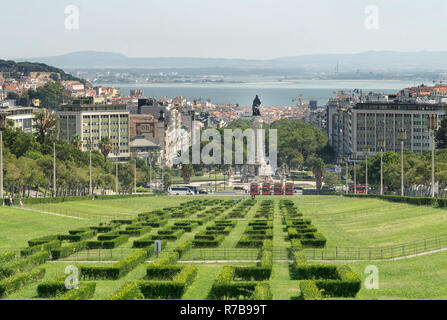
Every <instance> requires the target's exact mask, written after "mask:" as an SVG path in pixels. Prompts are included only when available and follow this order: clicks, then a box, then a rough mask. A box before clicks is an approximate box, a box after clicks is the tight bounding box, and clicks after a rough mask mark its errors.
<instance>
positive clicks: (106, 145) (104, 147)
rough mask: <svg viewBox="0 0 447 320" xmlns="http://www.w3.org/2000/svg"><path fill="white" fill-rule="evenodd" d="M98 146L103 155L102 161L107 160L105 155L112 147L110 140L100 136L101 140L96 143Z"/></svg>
mask: <svg viewBox="0 0 447 320" xmlns="http://www.w3.org/2000/svg"><path fill="white" fill-rule="evenodd" d="M98 148H99V150H101V153H102V155H103V156H104V161H106V160H107V156H108V155H109V153H110V152H111V151H112V149H113V145H112V142H111V141H110V139H109V138H107V137H102V138H101V141H99V143H98Z"/></svg>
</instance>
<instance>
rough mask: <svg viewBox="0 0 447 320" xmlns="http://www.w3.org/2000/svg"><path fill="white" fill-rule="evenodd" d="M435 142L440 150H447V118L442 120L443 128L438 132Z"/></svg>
mask: <svg viewBox="0 0 447 320" xmlns="http://www.w3.org/2000/svg"><path fill="white" fill-rule="evenodd" d="M435 140H436V146H437V148H438V149H445V148H447V118H446V119H444V120H442V122H441V127H440V128H439V129H438V131H436V135H435Z"/></svg>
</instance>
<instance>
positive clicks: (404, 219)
mask: <svg viewBox="0 0 447 320" xmlns="http://www.w3.org/2000/svg"><path fill="white" fill-rule="evenodd" d="M222 198H223V197H219V199H222ZM228 198H232V197H228ZM287 198H288V199H293V200H294V201H295V203H296V205H297V207H298V208H299V209H300V210H302V211H303V213H304V215H305V217H306V218H311V219H312V222H313V224H314V225H315V226H316V227H317V228H318V230H319V231H321V232H322V233H323V234H324V235H325V236H326V238H327V239H328V246H330V247H332V246H352V247H362V246H383V245H390V244H393V245H394V244H398V243H405V242H410V241H414V240H419V239H421V238H422V239H423V238H432V237H435V236H436V235H441V234H444V233H447V232H445V231H444V230H447V214H446V213H447V211H445V210H443V209H436V208H431V207H416V206H410V205H406V204H399V203H391V202H386V201H382V200H377V199H351V198H343V197H336V196H334V197H318V196H303V197H293V198H291V197H287ZM191 199H192V198H191V197H164V196H163V197H147V198H135V199H119V200H95V201H90V200H87V201H75V202H66V203H58V204H51V205H34V206H33V208H34V209H39V210H43V211H48V212H56V213H60V214H67V215H75V214H76V213H77V214H79V216H80V217H82V218H84V219H86V220H77V219H72V218H69V217H64V216H54V215H48V214H45V213H41V212H37V211H26V210H20V209H13V208H0V214H1V217H2V219H0V243H1V245H0V247H1V248H23V247H26V246H27V240H29V239H31V238H35V237H39V236H44V235H49V234H54V233H66V232H67V231H68V230H70V229H73V228H77V227H82V226H91V225H95V224H96V222H97V220H98V217H100V218H101V219H103V218H104V219H107V218H108V219H110V218H112V217H115V216H116V217H118V216H119V217H134V216H136V215H137V214H138V213H140V212H143V211H150V210H152V209H156V208H162V207H168V206H176V205H178V204H180V203H182V202H185V201H188V200H191ZM263 199H275V200H276V201H275V215H274V227H273V243H274V247H275V248H282V250H283V251H284V252H285V250H286V248H288V247H289V246H290V242H289V241H288V240H287V237H286V232H284V230H283V226H282V222H281V216H280V214H279V208H278V200H279V199H281V197H273V196H271V197H257V200H258V203H257V204H256V205H255V206H254V207H253V208H252V209H251V210H250V212H249V213H248V215H247V217H246V218H245V219H236V220H238V224H237V225H236V227H235V228H234V229H233V230H232V232H231V233H230V234H229V235H228V236H227V237H226V238H225V240H224V242H223V243H222V244H221V246H220V247H219V248H217V249H214V248H210V249H192V250H190V251H189V252H187V253H186V255H185V256H184V257H183V258H182V260H193V257H194V259H196V260H197V259H203V260H210V261H208V262H209V263H194V265H196V266H197V267H198V275H197V277H196V279H195V281H194V282H193V284H192V285H191V286H190V287H189V288H188V289H187V291H186V293H185V295H184V296H183V299H191V300H203V299H206V298H207V297H208V295H209V291H210V289H211V286H212V284H213V283H214V281H215V279H216V277H217V275H218V274H219V273H220V271H221V269H222V267H223V266H224V265H226V264H230V265H254V260H256V259H258V258H259V249H245V248H244V249H241V248H235V245H236V243H237V241H238V240H239V239H240V236H241V234H242V233H243V232H244V230H245V227H246V225H247V223H248V219H249V218H250V217H252V216H253V215H254V213H255V211H256V209H257V207H258V206H259V204H260V201H261V200H263ZM173 223H174V221H170V222H169V224H173ZM212 223H213V220H210V221H209V222H207V223H206V224H204V225H202V226H199V227H197V228H195V229H193V230H192V232H190V233H185V234H183V236H182V237H181V238H180V239H179V240H177V241H175V242H169V245H168V247H167V249H168V251H169V250H170V249H172V248H173V247H175V246H176V245H178V244H181V243H183V242H185V241H187V240H191V239H193V238H194V235H195V234H196V233H197V232H200V231H201V230H204V229H205V228H206V226H207V225H211V224H212ZM156 232H157V229H153V230H152V231H151V234H156ZM144 236H146V235H144ZM135 239H138V238H137V237H132V238H131V239H130V240H129V241H128V242H127V243H125V244H123V245H122V246H120V247H119V248H116V249H113V250H101V258H100V259H99V251H98V250H90V251H86V252H81V253H79V254H78V255H74V256H71V257H69V258H68V259H67V260H71V261H63V262H48V263H46V264H45V265H44V267H45V268H46V270H47V273H46V275H45V279H46V280H50V279H55V278H58V277H60V276H61V275H63V274H64V270H65V267H66V266H67V265H71V264H74V265H79V264H80V263H79V262H77V261H80V260H91V261H96V260H102V261H105V260H107V261H108V260H119V259H122V258H123V257H125V256H126V255H128V254H130V253H131V252H132V251H133V249H132V248H131V246H132V243H133V240H135ZM281 252H282V251H281ZM87 255H88V256H87ZM283 258H284V257H283V256H282V254H279V255H275V253H274V259H275V260H277V261H274V263H273V270H272V275H271V278H270V280H269V283H270V286H271V289H272V292H273V297H274V299H293V298H295V297H297V296H298V295H299V292H298V287H299V281H296V280H291V279H290V274H289V263H288V262H287V261H279V260H283ZM214 259H216V260H233V259H234V260H240V259H247V260H252V262H251V263H215V262H213V261H212V260H214ZM446 259H447V252H440V253H435V254H430V255H426V256H420V257H415V258H411V259H404V260H397V261H380V262H375V261H374V262H373V261H364V262H357V263H342V262H335V261H334V262H332V264H340V263H342V264H348V265H349V266H350V267H351V268H352V269H353V270H354V271H355V272H357V273H358V274H359V275H360V276H361V278H362V280H364V279H365V278H366V276H367V275H366V274H365V273H364V271H365V268H366V267H367V266H369V265H375V266H377V267H378V269H379V289H378V290H367V289H365V287H364V284H363V283H362V289H361V291H360V292H359V294H358V296H357V297H356V299H447V291H446V290H445V288H446V287H447V265H446V264H445V263H444V261H446ZM149 260H150V259H149ZM146 266H147V263H144V264H141V265H140V266H138V267H137V268H136V269H134V270H133V271H131V272H130V273H129V274H127V275H126V276H125V277H123V278H122V279H119V280H117V281H106V280H100V281H95V282H96V283H97V289H96V293H95V296H94V299H105V298H107V297H108V296H109V295H111V294H112V293H113V292H115V291H117V290H118V289H119V288H120V287H121V286H122V285H123V284H124V283H125V282H126V281H130V280H141V279H143V278H144V276H145V269H146ZM36 288H37V285H31V286H28V287H26V288H24V289H22V290H20V291H18V292H16V293H14V294H12V295H10V296H8V299H35V298H36Z"/></svg>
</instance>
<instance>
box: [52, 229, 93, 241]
mask: <svg viewBox="0 0 447 320" xmlns="http://www.w3.org/2000/svg"><path fill="white" fill-rule="evenodd" d="M96 234H97V231H96V230H90V231H85V232H81V233H77V234H69V235H61V236H60V237H59V239H60V240H68V241H70V242H79V241H82V240H87V239H91V238H93V237H94V236H96Z"/></svg>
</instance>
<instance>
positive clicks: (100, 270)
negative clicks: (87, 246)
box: [80, 250, 147, 280]
mask: <svg viewBox="0 0 447 320" xmlns="http://www.w3.org/2000/svg"><path fill="white" fill-rule="evenodd" d="M146 257H147V253H146V251H145V250H137V251H135V252H134V253H132V254H131V255H129V256H128V257H126V258H124V259H123V260H120V261H118V262H117V263H114V264H113V265H109V266H89V265H82V266H81V267H80V276H81V278H82V279H84V280H90V279H106V280H117V279H120V278H122V277H124V276H125V275H126V274H128V273H129V272H130V271H131V270H133V269H134V268H135V267H136V266H138V265H139V264H140V263H143V262H144V261H145V260H146Z"/></svg>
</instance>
